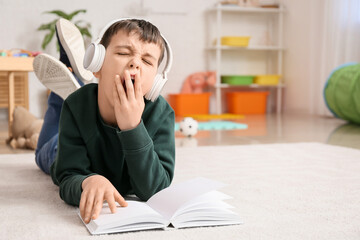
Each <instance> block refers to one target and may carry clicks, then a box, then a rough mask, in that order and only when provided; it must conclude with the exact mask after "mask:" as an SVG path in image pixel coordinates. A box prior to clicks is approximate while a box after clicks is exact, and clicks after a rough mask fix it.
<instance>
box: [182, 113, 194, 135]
mask: <svg viewBox="0 0 360 240" xmlns="http://www.w3.org/2000/svg"><path fill="white" fill-rule="evenodd" d="M179 127H180V132H181V133H182V134H183V135H184V136H186V137H192V136H194V135H195V134H196V133H197V130H198V122H197V121H196V120H194V119H193V118H191V117H186V118H184V119H183V120H182V121H181V122H180V124H179Z"/></svg>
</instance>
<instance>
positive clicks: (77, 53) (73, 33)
mask: <svg viewBox="0 0 360 240" xmlns="http://www.w3.org/2000/svg"><path fill="white" fill-rule="evenodd" d="M56 28H57V32H58V35H59V40H60V42H61V45H62V46H63V48H64V50H65V52H66V55H67V56H68V58H69V61H70V64H71V67H72V68H73V70H74V72H75V74H76V76H78V77H79V78H80V79H81V80H83V81H86V82H89V81H91V80H92V79H93V78H94V75H93V74H92V72H90V71H88V70H86V69H85V68H84V67H83V61H84V56H85V46H84V40H83V37H82V35H81V33H80V31H79V29H78V28H77V27H76V26H75V25H74V24H73V23H71V22H70V21H68V20H66V19H63V18H61V19H59V20H58V21H57V22H56Z"/></svg>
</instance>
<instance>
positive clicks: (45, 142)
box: [35, 92, 64, 174]
mask: <svg viewBox="0 0 360 240" xmlns="http://www.w3.org/2000/svg"><path fill="white" fill-rule="evenodd" d="M63 102H64V100H63V99H62V98H61V97H59V96H58V95H56V94H55V93H53V92H51V93H50V95H49V98H48V109H47V110H46V113H45V116H44V123H43V126H42V128H41V132H40V135H39V139H38V144H37V147H36V150H35V161H36V164H37V165H38V166H39V168H40V169H41V170H43V171H44V172H45V173H47V174H50V166H51V165H52V164H53V162H54V160H55V156H56V151H57V143H58V134H59V120H60V113H61V107H62V104H63Z"/></svg>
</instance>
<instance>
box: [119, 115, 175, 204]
mask: <svg viewBox="0 0 360 240" xmlns="http://www.w3.org/2000/svg"><path fill="white" fill-rule="evenodd" d="M161 115H162V114H161ZM174 123H175V116H174V112H173V111H169V112H167V114H166V115H162V117H161V119H157V130H156V131H155V133H154V136H151V137H150V136H149V133H148V131H147V129H146V127H145V125H144V123H143V121H141V122H140V124H139V125H138V126H137V127H136V128H135V129H132V130H128V131H118V137H119V138H120V141H121V144H122V148H123V151H124V153H125V161H126V164H127V167H128V172H129V176H130V183H131V185H132V189H133V191H134V193H135V194H136V195H137V196H138V197H139V198H140V199H142V200H144V201H146V200H147V199H149V198H150V197H151V196H152V195H154V194H155V193H157V192H158V191H160V190H162V189H164V188H166V187H168V186H169V185H170V183H171V181H172V178H173V175H174V166H175V136H174Z"/></svg>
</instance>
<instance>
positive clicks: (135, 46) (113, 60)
mask: <svg viewBox="0 0 360 240" xmlns="http://www.w3.org/2000/svg"><path fill="white" fill-rule="evenodd" d="M160 53H161V51H160V47H159V46H158V45H156V44H155V43H146V42H143V41H141V40H140V39H139V35H138V34H136V33H130V34H129V35H128V34H127V33H126V32H124V31H118V32H117V34H115V35H114V36H112V38H111V41H110V43H109V45H108V47H107V49H106V54H105V59H104V63H103V65H102V68H101V69H100V71H99V72H97V73H95V76H96V77H97V78H99V94H100V95H101V96H102V97H105V98H106V99H107V101H108V102H109V103H110V104H111V105H112V106H113V105H114V101H113V88H114V81H115V76H116V75H119V76H120V80H121V82H122V83H123V82H124V79H125V70H128V71H129V72H130V76H131V78H132V79H133V78H134V77H135V74H136V73H139V76H140V79H135V81H139V82H140V83H141V87H142V90H143V95H145V94H146V93H147V92H149V91H150V89H151V87H152V85H153V82H154V78H155V75H156V74H157V69H158V61H159V57H160Z"/></svg>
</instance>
